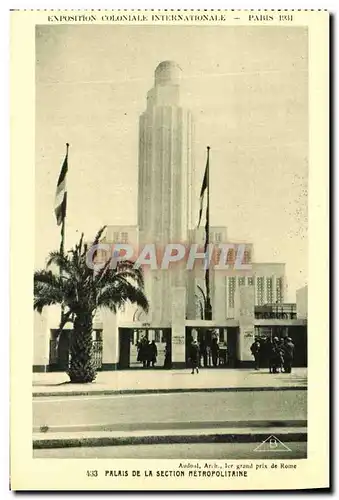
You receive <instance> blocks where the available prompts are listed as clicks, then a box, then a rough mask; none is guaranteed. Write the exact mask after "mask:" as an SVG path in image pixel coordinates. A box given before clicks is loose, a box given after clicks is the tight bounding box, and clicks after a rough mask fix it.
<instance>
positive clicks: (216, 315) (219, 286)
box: [211, 270, 226, 324]
mask: <svg viewBox="0 0 339 500" xmlns="http://www.w3.org/2000/svg"><path fill="white" fill-rule="evenodd" d="M211 272H212V273H213V274H214V279H213V280H212V283H213V291H212V295H213V319H214V320H215V321H216V323H217V324H218V323H220V324H223V323H224V321H225V318H226V287H225V276H224V273H223V271H221V270H219V271H218V270H212V271H211Z"/></svg>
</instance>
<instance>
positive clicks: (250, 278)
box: [33, 61, 307, 371]
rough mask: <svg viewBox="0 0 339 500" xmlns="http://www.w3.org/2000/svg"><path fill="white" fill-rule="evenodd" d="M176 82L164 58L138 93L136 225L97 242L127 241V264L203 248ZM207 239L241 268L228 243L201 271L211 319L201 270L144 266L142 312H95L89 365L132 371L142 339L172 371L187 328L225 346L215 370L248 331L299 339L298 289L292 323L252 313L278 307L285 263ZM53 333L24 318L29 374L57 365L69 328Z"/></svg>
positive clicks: (244, 345) (185, 116)
mask: <svg viewBox="0 0 339 500" xmlns="http://www.w3.org/2000/svg"><path fill="white" fill-rule="evenodd" d="M181 77H182V70H181V68H180V67H179V66H178V65H177V64H176V63H174V62H172V61H164V62H162V63H160V64H159V65H158V67H157V68H156V70H155V75H154V86H153V87H152V88H151V90H150V91H149V92H148V94H147V104H146V109H145V111H144V112H143V113H142V115H141V116H140V120H139V165H138V220H137V225H135V226H126V225H117V226H113V225H112V226H108V227H107V230H106V233H105V236H104V237H103V239H102V241H101V242H102V243H106V244H107V245H108V247H109V248H110V249H113V248H114V244H125V245H130V246H131V247H132V248H133V250H134V256H133V258H134V259H136V258H137V256H138V255H140V252H141V251H142V249H144V248H145V247H147V246H148V247H152V246H155V247H156V249H157V250H159V251H160V253H161V252H163V251H164V248H165V246H166V245H167V244H169V243H174V244H178V243H180V244H184V245H186V246H189V245H191V244H193V243H195V244H198V245H199V246H200V247H201V248H203V246H204V242H205V232H204V228H203V227H200V228H198V229H196V228H195V225H196V221H197V213H196V210H195V203H194V196H193V193H194V186H195V181H196V180H195V173H194V158H193V133H194V132H193V119H192V115H191V112H190V111H189V110H188V109H186V108H185V106H183V103H182V96H181V88H180V82H181ZM210 242H211V243H213V245H214V246H215V249H216V252H217V254H216V255H217V258H220V255H221V254H220V251H219V253H218V245H223V244H230V243H236V244H237V245H242V247H243V248H244V252H243V254H242V256H241V264H242V265H245V266H247V267H246V269H243V268H242V269H238V268H236V267H235V262H236V260H237V258H238V254H237V248H239V247H237V245H235V248H234V249H232V248H231V249H230V250H229V252H228V254H227V264H228V265H229V268H228V269H227V270H226V271H225V270H220V269H219V270H217V269H216V268H215V267H213V266H212V267H211V268H210V289H211V302H212V311H213V315H212V320H209V321H206V320H205V318H204V306H205V301H206V286H205V270H204V268H203V267H202V265H197V266H195V267H194V269H193V270H186V261H185V260H183V261H182V263H181V264H176V266H174V267H173V268H172V269H171V270H168V271H164V270H162V269H155V270H151V269H149V270H146V271H145V274H144V278H145V293H146V296H147V298H148V300H149V303H150V311H149V314H147V315H146V314H145V313H143V312H142V311H139V310H138V309H137V308H136V307H133V306H126V307H125V308H124V309H123V310H121V311H119V312H118V313H117V314H113V313H111V312H109V311H106V310H105V311H98V312H97V314H96V316H95V319H94V331H93V351H94V355H95V362H96V365H97V367H98V369H103V370H113V369H118V368H120V369H125V368H129V367H133V366H139V365H138V360H137V345H138V342H139V341H140V338H141V337H142V336H147V337H148V338H149V339H150V340H155V342H156V343H157V345H158V352H159V359H160V360H161V361H160V363H164V364H166V363H165V361H166V359H167V367H170V366H174V367H180V366H186V364H187V360H188V347H189V344H190V341H191V338H192V336H194V335H197V333H196V332H198V335H199V336H200V337H199V338H200V339H201V340H202V342H206V339H209V338H211V332H212V331H214V332H218V333H217V334H218V338H219V340H220V342H221V343H222V344H223V345H224V346H226V347H225V349H226V348H227V349H228V351H227V352H228V354H227V356H226V355H225V360H226V359H228V362H226V361H225V363H224V365H225V366H242V365H246V364H247V363H248V362H251V360H252V355H251V352H250V345H251V343H252V342H253V340H254V337H255V335H256V334H258V332H259V333H263V332H266V333H267V334H268V332H271V333H270V335H273V334H274V332H283V333H284V335H285V334H286V333H287V332H288V331H289V329H291V328H292V327H293V328H295V329H296V330H295V331H297V330H298V328H301V329H303V332H304V333H305V328H306V324H307V299H305V296H307V295H305V293H306V294H307V292H302V291H301V292H300V293H299V294H298V295H297V302H298V303H299V306H297V312H298V314H297V317H296V318H295V317H293V318H292V317H290V318H284V317H277V316H274V314H273V313H272V314H271V316H270V317H259V316H258V314H259V312H260V311H259V309H260V308H263V307H266V306H267V307H268V308H271V309H270V311H274V307H278V306H282V305H283V304H284V301H285V296H286V286H287V285H286V275H285V264H283V263H260V262H255V254H254V247H253V244H251V243H248V242H239V241H238V242H232V239H231V238H230V235H229V234H228V231H227V227H222V226H211V227H210ZM219 250H220V249H219ZM99 257H100V258H101V257H104V258H110V257H111V253H109V252H108V253H107V251H105V252H103V255H99ZM258 308H259V309H258ZM272 308H273V309H272ZM265 329H266V330H265ZM57 330H58V325H57V324H56V323H55V322H51V321H49V319H48V310H45V311H44V312H43V315H38V314H34V362H33V363H34V366H33V369H34V370H35V371H48V370H58V369H59V370H61V369H62V370H65V369H66V368H67V364H68V361H69V341H70V335H71V330H70V329H68V330H67V329H65V331H64V332H63V334H62V338H60V340H59V341H58V342H57V341H56V338H55V335H56V332H57ZM194 332H195V333H194ZM296 335H297V334H296ZM303 335H304V334H303ZM168 360H169V361H170V362H168ZM230 360H231V361H230Z"/></svg>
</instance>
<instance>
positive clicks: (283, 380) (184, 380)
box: [33, 368, 307, 395]
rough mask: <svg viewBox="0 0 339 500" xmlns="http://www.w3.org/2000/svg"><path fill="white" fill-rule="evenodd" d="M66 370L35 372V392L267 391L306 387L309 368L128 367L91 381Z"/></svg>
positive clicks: (101, 375)
mask: <svg viewBox="0 0 339 500" xmlns="http://www.w3.org/2000/svg"><path fill="white" fill-rule="evenodd" d="M68 382H69V378H68V376H67V375H66V374H65V373H34V374H33V394H34V395H37V394H39V395H48V394H55V395H58V394H65V395H67V394H73V393H74V392H76V393H77V394H79V393H80V394H94V393H103V392H105V393H107V392H123V391H127V392H138V391H144V392H148V391H164V392H168V391H181V390H184V391H185V390H186V391H189V390H201V389H202V390H209V389H213V390H214V389H218V390H225V389H226V390H243V389H256V390H265V389H267V388H271V389H283V388H292V389H293V388H304V389H306V387H307V368H295V369H293V372H292V373H276V374H269V373H268V369H262V370H260V371H255V370H253V369H234V370H233V369H225V370H223V369H213V368H208V369H202V370H201V371H200V373H199V375H191V373H190V370H188V369H187V370H186V369H185V370H161V369H159V370H152V369H149V370H129V371H119V370H117V371H110V372H99V373H98V375H97V379H96V381H95V382H94V383H92V384H70V383H68Z"/></svg>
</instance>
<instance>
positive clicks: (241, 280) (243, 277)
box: [238, 276, 245, 286]
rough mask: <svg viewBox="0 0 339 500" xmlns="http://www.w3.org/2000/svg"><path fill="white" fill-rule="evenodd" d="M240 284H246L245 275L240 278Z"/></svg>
mask: <svg viewBox="0 0 339 500" xmlns="http://www.w3.org/2000/svg"><path fill="white" fill-rule="evenodd" d="M238 285H239V286H241V285H245V276H242V277H241V278H238Z"/></svg>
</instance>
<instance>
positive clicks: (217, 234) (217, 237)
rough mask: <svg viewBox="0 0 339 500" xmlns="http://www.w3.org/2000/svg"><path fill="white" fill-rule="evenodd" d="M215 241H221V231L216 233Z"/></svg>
mask: <svg viewBox="0 0 339 500" xmlns="http://www.w3.org/2000/svg"><path fill="white" fill-rule="evenodd" d="M214 243H221V233H214Z"/></svg>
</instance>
